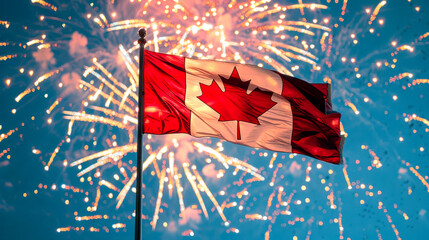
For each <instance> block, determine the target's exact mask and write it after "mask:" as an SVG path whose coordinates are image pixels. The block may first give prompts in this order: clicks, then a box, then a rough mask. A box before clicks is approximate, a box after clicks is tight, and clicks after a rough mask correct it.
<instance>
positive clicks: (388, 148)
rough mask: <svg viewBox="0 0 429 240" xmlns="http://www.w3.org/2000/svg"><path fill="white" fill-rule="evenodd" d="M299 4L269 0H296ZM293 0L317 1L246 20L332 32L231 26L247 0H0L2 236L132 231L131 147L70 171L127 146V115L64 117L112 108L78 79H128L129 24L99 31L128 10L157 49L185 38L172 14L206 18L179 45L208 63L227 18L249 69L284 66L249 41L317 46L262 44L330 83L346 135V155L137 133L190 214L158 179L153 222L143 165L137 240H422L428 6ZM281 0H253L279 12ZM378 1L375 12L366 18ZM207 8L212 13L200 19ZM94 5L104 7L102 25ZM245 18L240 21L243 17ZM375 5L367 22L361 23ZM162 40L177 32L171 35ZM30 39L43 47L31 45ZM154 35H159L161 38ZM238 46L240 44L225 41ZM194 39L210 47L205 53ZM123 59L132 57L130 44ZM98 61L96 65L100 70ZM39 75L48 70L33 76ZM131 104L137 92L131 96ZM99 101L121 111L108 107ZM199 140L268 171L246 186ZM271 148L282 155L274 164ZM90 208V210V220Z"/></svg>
mask: <svg viewBox="0 0 429 240" xmlns="http://www.w3.org/2000/svg"><path fill="white" fill-rule="evenodd" d="M143 2H144V1H143ZM298 2H299V1H295V0H293V1H279V2H278V4H279V5H281V6H291V5H292V6H293V5H294V4H298ZM302 2H303V3H304V4H305V3H319V4H322V5H323V7H320V8H319V7H317V6H319V5H317V6H316V7H314V6H313V7H311V6H308V7H303V8H302V9H300V8H297V9H294V8H291V9H288V10H286V11H285V12H280V13H272V14H269V15H266V16H263V17H261V18H258V17H256V16H255V15H250V16H251V18H253V19H254V21H253V23H251V24H254V25H250V26H266V25H275V24H277V23H278V20H280V19H282V20H283V21H306V22H312V23H314V24H319V25H323V26H326V27H328V28H329V29H330V30H329V31H328V30H324V29H318V28H313V27H310V28H307V29H308V30H310V31H312V33H313V35H311V34H303V33H299V32H296V31H284V34H283V35H284V37H283V38H281V35H282V33H279V34H277V33H274V32H273V31H272V30H266V33H264V32H263V29H262V30H258V32H257V33H256V34H253V33H252V31H251V30H249V29H247V28H246V27H245V25H239V24H240V23H245V21H246V20H247V19H248V18H249V17H247V16H249V15H246V13H245V11H244V10H243V11H242V10H240V8H239V7H238V5H240V4H242V5H243V8H244V9H246V6H245V4H246V2H242V1H238V5H237V6H234V7H233V8H232V9H231V8H228V4H229V2H228V1H225V2H223V1H220V2H219V3H218V5H216V10H212V8H213V7H214V6H211V5H207V4H205V3H204V2H203V1H201V2H200V1H192V2H186V1H185V2H181V3H182V5H183V6H184V8H186V9H187V10H188V13H187V14H189V16H199V18H198V19H196V20H195V19H194V20H192V17H189V19H184V18H183V16H184V15H186V14H184V13H183V11H182V10H180V9H181V8H180V7H177V9H178V10H177V12H178V13H174V11H172V9H173V8H174V7H173V6H174V5H171V2H169V1H160V2H159V4H158V3H157V2H152V3H150V4H149V5H148V7H147V11H146V14H143V13H144V10H143V8H144V6H143V3H139V2H138V1H132V2H119V3H118V2H116V1H115V2H114V3H113V4H112V3H108V4H106V3H104V2H102V1H100V2H96V1H94V2H90V1H70V2H68V3H62V2H61V1H48V2H46V4H45V5H43V4H44V3H45V2H43V1H42V2H40V3H31V1H27V0H26V1H23V0H19V1H13V2H9V1H7V2H6V1H3V2H2V3H0V6H1V7H0V9H1V10H0V11H1V14H0V21H2V22H1V25H0V31H1V38H0V57H1V58H2V61H0V68H1V73H0V86H1V87H0V91H1V94H0V99H1V103H2V104H1V107H0V112H1V114H0V115H1V118H0V126H1V127H0V134H5V135H2V137H0V139H1V140H0V232H1V238H2V239H3V238H4V239H28V238H31V239H77V238H81V239H102V238H106V237H108V238H109V239H125V238H128V239H132V238H133V234H134V216H133V211H134V204H135V194H134V193H133V192H132V189H131V190H130V191H129V192H128V194H127V195H126V196H125V198H124V200H123V203H122V204H121V205H120V207H119V208H118V209H116V205H117V201H116V198H117V196H118V195H119V193H120V190H122V189H123V188H124V187H125V185H126V183H127V182H128V181H129V180H130V178H131V176H132V172H133V166H134V165H135V158H136V154H135V153H134V152H132V151H130V152H127V150H122V151H118V154H119V155H118V156H119V157H118V159H117V160H112V161H111V162H109V163H107V164H105V165H102V166H99V167H96V168H95V169H94V170H92V171H89V172H88V173H85V174H84V175H82V176H77V175H78V174H79V172H81V171H82V170H83V169H85V168H86V167H88V166H90V164H91V163H95V162H96V159H97V158H95V159H94V160H92V162H91V161H89V162H87V163H82V164H78V165H76V166H72V163H73V162H74V161H76V160H78V159H81V158H84V157H86V156H90V155H92V154H95V153H97V152H100V151H104V150H106V149H112V148H115V147H118V146H124V145H127V144H132V143H135V141H136V138H135V136H131V137H130V131H131V132H132V131H134V132H135V131H136V130H133V128H132V126H133V124H132V123H130V122H126V123H125V125H126V126H125V127H123V128H120V127H119V128H118V127H116V126H113V125H109V124H101V123H88V122H80V121H75V122H74V123H73V125H72V130H71V132H70V134H68V131H69V127H70V120H69V119H67V118H66V117H65V116H70V114H67V113H66V112H64V111H74V112H80V113H82V111H85V112H86V113H89V114H94V115H95V116H105V117H106V115H105V114H102V113H100V112H97V111H95V110H94V109H93V108H91V107H93V106H99V107H104V106H105V105H106V101H107V98H108V96H109V94H110V91H108V90H106V87H101V88H102V89H103V92H105V93H106V94H107V97H106V99H105V98H102V97H100V98H99V99H97V100H91V99H90V97H89V96H90V95H92V94H94V92H91V91H90V90H88V89H89V88H90V87H88V86H87V88H83V87H82V88H81V87H80V86H79V84H82V83H81V82H79V80H80V79H82V80H83V81H86V82H88V83H90V84H92V85H93V86H95V87H96V88H99V87H100V81H99V79H98V78H97V76H96V75H93V74H89V75H85V74H84V73H85V70H86V69H87V67H91V66H94V62H93V58H94V57H95V58H97V62H98V63H100V64H101V65H102V66H103V67H104V68H105V69H106V71H108V72H109V73H111V74H112V76H113V77H114V78H115V79H117V80H118V81H119V82H121V83H123V84H125V85H126V86H127V87H128V86H130V84H131V83H130V80H129V79H130V78H132V72H131V70H130V68H128V67H126V64H125V62H126V60H124V59H123V58H122V57H121V56H120V53H118V52H119V45H122V46H123V47H124V48H125V49H126V50H128V49H131V48H132V47H133V42H134V41H135V40H136V39H137V34H136V29H135V28H131V29H121V30H112V31H109V29H108V23H113V22H116V21H120V20H125V19H142V20H143V21H144V23H145V24H147V23H150V22H151V24H150V27H151V28H150V29H148V40H149V41H152V42H149V44H148V46H147V49H150V50H159V51H160V52H168V51H170V50H172V49H174V48H175V47H176V46H177V45H178V44H180V42H179V41H180V38H178V37H177V36H184V35H185V32H186V31H185V30H181V31H180V32H177V31H178V29H180V28H179V27H178V26H177V25H178V24H180V25H181V26H182V27H183V28H186V27H189V26H191V25H192V24H196V22H198V21H201V22H202V23H206V25H205V26H206V27H207V28H209V30H204V29H199V30H196V29H197V28H195V27H194V28H191V29H192V31H190V32H189V33H188V34H187V35H186V36H185V38H186V39H190V40H191V42H192V43H191V44H189V45H187V47H186V49H185V48H183V49H185V51H183V52H182V55H186V56H192V57H199V55H198V53H201V54H202V55H201V56H203V57H209V58H215V59H224V60H225V59H226V60H234V54H233V53H231V52H226V55H225V56H223V55H222V51H223V50H222V47H223V46H222V44H221V41H220V40H219V39H221V36H219V35H216V34H215V32H216V31H218V30H219V28H217V27H218V26H220V25H224V26H223V29H224V31H223V32H224V34H225V39H226V41H228V42H229V43H230V44H231V45H232V47H233V48H234V49H236V50H237V51H238V52H239V53H240V56H242V58H243V59H244V60H245V61H246V63H249V64H262V65H263V67H265V68H269V69H274V70H278V69H276V67H275V64H268V63H266V62H264V61H263V60H262V59H260V58H258V55H257V53H258V51H259V52H264V51H265V50H266V49H264V48H258V47H259V46H262V45H263V44H264V43H266V42H265V41H275V40H276V41H280V40H281V41H282V42H283V43H285V44H288V45H289V46H293V47H297V48H300V49H302V50H305V51H306V52H307V53H310V55H312V56H314V58H311V57H308V56H309V55H305V56H307V57H308V59H311V60H312V61H314V64H310V63H308V62H306V61H303V60H300V59H299V58H298V59H297V58H293V57H291V61H290V62H288V61H285V60H284V59H282V58H281V57H280V56H278V55H275V54H272V53H270V54H271V55H270V57H272V58H273V59H274V60H276V61H278V62H279V63H281V64H282V65H284V66H285V67H286V68H287V69H289V70H290V71H291V72H292V73H293V74H294V75H295V76H296V77H299V78H301V79H304V80H307V81H309V82H314V83H321V82H323V81H324V80H325V81H328V80H327V79H328V78H329V79H330V81H331V82H332V95H333V99H332V102H333V105H334V109H335V110H336V111H338V112H340V113H341V114H342V123H343V125H344V130H345V132H347V134H348V137H347V140H346V144H345V146H344V151H343V155H344V157H345V164H344V165H332V164H328V163H324V162H321V161H318V160H315V159H311V158H309V157H305V156H301V155H291V154H289V153H274V152H271V151H265V150H258V149H251V148H248V147H243V146H237V145H234V144H231V143H227V142H221V141H220V140H217V139H196V138H191V137H187V136H150V137H149V136H145V144H147V145H148V147H147V151H145V152H144V154H145V156H146V157H147V156H149V154H150V153H154V154H156V153H159V152H162V147H163V146H167V148H168V150H167V151H166V152H165V153H163V154H162V153H160V154H158V155H159V159H157V160H156V162H157V163H158V165H159V167H160V168H161V169H162V166H163V165H164V166H168V162H169V153H170V152H172V153H173V154H174V156H175V160H176V164H177V166H179V170H178V171H179V173H181V174H182V178H181V180H180V181H181V184H182V187H183V200H184V206H185V209H184V212H185V213H183V214H180V213H181V210H180V207H181V206H180V203H179V195H178V194H177V188H176V186H175V185H174V186H173V187H172V195H171V197H170V196H169V192H168V189H167V188H168V187H167V184H165V187H164V191H163V198H162V199H161V205H160V206H159V219H158V221H157V224H156V227H155V228H154V229H152V226H151V225H150V222H151V221H152V220H153V217H154V212H155V209H156V208H157V198H158V191H159V179H158V177H157V173H156V172H157V171H156V169H155V167H154V166H153V165H150V166H149V167H148V169H147V170H146V171H145V174H144V176H143V178H144V181H143V183H144V185H145V189H144V190H143V194H144V196H145V198H144V199H143V202H144V206H143V208H144V209H143V214H144V215H145V216H146V217H147V218H148V219H145V220H143V232H144V238H151V239H170V238H176V239H181V238H184V239H187V238H196V239H244V238H248V239H263V238H264V237H267V236H269V238H270V239H337V238H338V239H348V238H350V239H396V238H398V239H399V238H401V239H416V238H419V237H421V236H422V235H423V234H425V233H426V232H427V231H426V229H427V227H428V226H429V223H428V217H427V216H428V215H427V214H428V213H427V211H428V209H427V202H428V200H429V196H428V191H429V188H428V187H429V185H428V184H427V181H428V174H429V169H428V166H429V164H428V162H427V160H428V154H427V151H428V150H429V144H428V143H429V141H428V140H429V139H428V138H429V135H428V131H429V130H428V129H429V125H428V121H427V120H426V119H428V118H429V111H428V107H427V102H429V101H428V93H429V88H428V84H427V79H429V73H428V72H427V66H428V59H427V57H428V52H429V49H428V43H429V40H428V39H429V36H428V35H429V33H428V32H429V27H428V24H429V22H428V19H429V18H428V16H427V14H428V13H427V11H428V9H429V5H428V4H427V3H424V2H422V1H416V0H411V1H408V0H395V1H387V3H386V4H385V5H384V4H383V2H378V1H348V2H347V5H346V8H345V10H344V14H343V13H342V12H343V10H342V8H344V6H345V5H344V2H343V1H342V0H340V1H338V3H335V1H334V0H333V1H320V2H318V1H315V2H310V1H306V0H303V1H302ZM276 3H277V2H276ZM276 3H275V2H271V3H267V4H262V5H261V6H265V5H266V6H267V9H274V8H276V6H275V4H276ZM167 5H169V7H168V8H166V6H167ZM325 6H326V9H325ZM377 6H379V10H380V11H379V13H378V14H375V13H374V10H375V9H376V7H377ZM312 8H315V9H314V10H313V9H312ZM234 9H235V10H234ZM267 9H262V8H261V9H259V11H261V12H262V13H263V12H266V11H267ZM366 9H368V13H367V12H366ZM213 12H216V14H215V15H214V14H213ZM206 13H209V16H208V17H206V18H204V16H205V14H206ZM89 14H90V15H89ZM100 14H104V16H106V21H104V20H103V18H102V17H101V16H100ZM282 14H283V15H284V16H282ZM241 15H243V16H246V17H247V18H246V17H245V18H244V20H243V19H240V16H241ZM371 15H374V20H372V22H371V24H369V22H370V21H371ZM152 18H153V20H152ZM203 18H204V19H203ZM95 19H98V20H95ZM155 25H156V28H155ZM294 26H295V25H294ZM210 27H211V29H210ZM297 27H300V28H301V27H302V26H300V25H299V24H298V25H297ZM183 28H182V29H183ZM302 28H303V29H306V28H305V27H302ZM156 31H158V32H156ZM235 31H239V33H235ZM325 32H326V33H327V35H326V36H324V35H323V34H324V33H325ZM44 36H45V37H44ZM168 37H171V39H172V40H165V39H166V38H168ZM34 39H38V40H43V42H42V41H39V42H37V43H32V42H30V41H31V40H34ZM155 39H158V41H159V44H158V46H156V47H155V44H154V42H155ZM198 42H200V45H197V43H198ZM240 42H243V44H242V45H243V46H242V47H241V48H240V47H239V46H234V45H233V44H232V43H238V45H239V44H240ZM48 44H49V45H48ZM201 44H202V45H205V46H206V47H207V48H208V51H207V52H204V47H201ZM210 44H212V45H214V47H212V48H211V47H209V46H210ZM24 46H25V47H24ZM218 47H219V48H220V50H219V51H217V48H218ZM178 49H182V48H178ZM261 49H262V50H261ZM252 53H253V54H252ZM255 53H256V54H255ZM294 53H296V54H298V55H299V54H301V55H303V53H302V52H294ZM128 54H129V56H130V57H131V58H134V57H135V56H137V51H129V53H128ZM3 56H4V57H3ZM123 56H124V55H123ZM303 56H304V55H303ZM3 58H4V60H3ZM130 61H131V62H133V63H134V64H136V61H135V60H133V59H131V60H130ZM96 70H97V71H98V72H99V73H100V74H101V75H103V74H104V73H103V72H102V71H101V70H100V68H99V67H98V69H96ZM44 74H48V75H49V76H48V75H45V76H48V77H47V78H46V79H45V80H42V81H41V83H40V84H39V85H38V86H35V85H34V83H35V82H36V81H37V80H38V79H39V77H40V76H44ZM103 77H105V78H106V77H107V75H103ZM413 83H414V84H413ZM103 86H104V85H103ZM26 89H30V92H29V93H28V94H26V95H25V96H24V97H23V98H22V99H20V100H19V101H18V102H17V101H16V97H17V96H19V95H20V94H21V93H22V92H24V91H25V90H26ZM32 89H34V91H32ZM129 100H130V101H131V102H132V101H133V100H132V99H131V97H130V98H129ZM55 101H58V104H56V103H55ZM118 101H121V99H120V98H118ZM85 102H87V103H88V105H89V106H87V105H86V103H85ZM52 106H54V107H52ZM50 108H51V110H50V111H49V112H47V110H49V109H50ZM107 108H108V109H111V110H114V111H117V112H118V113H125V110H123V109H119V107H118V105H115V104H114V103H112V104H111V105H109V107H107ZM107 118H109V117H107ZM194 143H201V144H204V145H205V146H209V147H210V148H212V149H215V150H217V151H218V152H220V153H221V154H222V156H224V157H226V158H227V159H234V158H236V159H239V160H241V161H245V162H247V163H249V164H251V165H253V166H255V167H256V168H257V173H259V174H261V176H263V177H264V178H265V180H264V181H252V176H251V175H250V174H245V173H244V172H243V171H240V170H238V171H235V168H234V167H230V168H229V169H225V168H224V167H223V165H222V164H221V163H219V162H218V161H217V157H216V156H214V155H210V154H208V153H207V152H204V151H203V152H199V151H198V147H197V145H195V144H194ZM55 149H58V150H57V152H56V150H55ZM53 153H55V156H54V157H52V156H53ZM273 155H276V158H275V161H274V164H273V167H272V168H270V166H269V165H270V160H271V159H272V158H273ZM113 158H114V157H112V156H111V159H113ZM51 159H52V162H51V163H50V160H51ZM184 162H189V163H190V164H191V165H195V169H196V170H197V171H198V172H199V174H201V176H202V178H203V179H204V181H205V183H206V184H207V186H208V188H209V189H210V191H211V192H212V193H213V195H214V198H215V199H216V200H217V202H218V203H219V204H220V205H223V207H224V214H225V217H226V219H227V224H225V222H224V221H223V220H222V217H221V216H220V214H219V213H218V212H217V211H216V209H215V208H214V203H213V202H212V201H211V199H210V198H209V197H208V196H207V195H206V194H205V193H204V192H202V199H203V201H204V203H205V206H206V207H207V212H208V218H206V217H205V216H204V213H203V212H202V207H201V204H200V202H199V201H198V199H197V197H196V195H195V193H194V191H193V189H192V186H191V184H190V182H189V181H188V180H187V178H186V177H185V172H184V170H183V167H181V164H182V163H184ZM133 164H134V165H133ZM48 166H49V167H48ZM121 168H122V169H123V170H121ZM98 174H99V175H98ZM220 175H223V176H222V177H219V176H220ZM108 183H111V185H109V184H108ZM112 186H113V187H112ZM97 189H99V195H100V198H99V200H98V204H97V208H96V210H95V209H94V208H92V207H94V206H95V205H96V204H95V202H97V200H96V199H97V194H98V193H97V192H98V190H97ZM88 216H92V218H95V219H90V220H86V218H85V217H88ZM79 217H80V218H79ZM100 218H101V219H100ZM254 218H256V219H254Z"/></svg>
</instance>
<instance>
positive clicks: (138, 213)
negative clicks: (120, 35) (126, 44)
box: [134, 28, 146, 240]
mask: <svg viewBox="0 0 429 240" xmlns="http://www.w3.org/2000/svg"><path fill="white" fill-rule="evenodd" d="M139 36H140V39H139V41H138V43H139V44H140V58H139V104H138V106H139V112H138V124H137V125H138V126H137V129H138V133H137V179H136V184H137V186H136V188H137V191H136V226H135V234H134V238H135V240H141V239H142V199H141V198H142V181H143V179H142V174H143V173H142V172H143V169H142V158H143V133H144V121H143V112H144V45H145V44H146V39H145V37H146V29H144V28H140V29H139Z"/></svg>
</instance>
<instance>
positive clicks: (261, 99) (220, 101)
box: [198, 67, 276, 140]
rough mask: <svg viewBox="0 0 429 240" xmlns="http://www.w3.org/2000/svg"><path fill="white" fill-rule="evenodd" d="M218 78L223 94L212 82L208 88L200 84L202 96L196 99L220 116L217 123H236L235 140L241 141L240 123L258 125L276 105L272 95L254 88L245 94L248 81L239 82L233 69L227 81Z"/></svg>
mask: <svg viewBox="0 0 429 240" xmlns="http://www.w3.org/2000/svg"><path fill="white" fill-rule="evenodd" d="M219 77H220V78H221V79H222V82H223V85H224V86H225V92H222V90H221V89H220V87H219V86H218V84H217V83H216V82H215V81H214V80H213V82H212V83H211V84H210V85H209V86H207V85H204V84H201V83H200V87H201V91H202V95H201V96H199V97H198V99H200V100H201V101H203V102H204V103H205V104H207V105H208V106H210V107H211V108H212V109H213V110H215V111H216V112H217V113H219V114H220V117H219V121H237V139H238V140H241V133H240V121H244V122H248V123H253V124H257V125H260V124H259V121H258V117H259V116H261V115H262V114H263V113H265V112H266V111H268V110H269V109H270V108H272V107H273V106H274V105H276V102H273V101H271V96H272V95H273V93H272V92H270V91H263V90H260V89H259V88H256V89H254V90H253V91H252V92H251V93H250V94H247V93H246V92H247V89H248V87H249V84H250V80H249V81H246V82H243V81H241V79H240V76H239V75H238V72H237V69H236V68H235V67H234V70H233V71H232V73H231V76H230V77H229V79H226V78H224V77H222V76H220V75H219Z"/></svg>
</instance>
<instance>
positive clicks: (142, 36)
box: [138, 28, 146, 45]
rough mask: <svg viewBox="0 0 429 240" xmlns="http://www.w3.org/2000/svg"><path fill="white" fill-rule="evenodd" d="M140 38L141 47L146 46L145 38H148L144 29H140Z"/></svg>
mask: <svg viewBox="0 0 429 240" xmlns="http://www.w3.org/2000/svg"><path fill="white" fill-rule="evenodd" d="M139 36H140V39H139V41H138V42H139V44H140V45H145V44H146V39H145V37H146V29H144V28H140V29H139Z"/></svg>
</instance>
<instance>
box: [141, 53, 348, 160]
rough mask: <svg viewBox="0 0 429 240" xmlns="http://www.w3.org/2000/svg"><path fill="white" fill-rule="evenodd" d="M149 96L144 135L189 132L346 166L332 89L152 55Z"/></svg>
mask: <svg viewBox="0 0 429 240" xmlns="http://www.w3.org/2000/svg"><path fill="white" fill-rule="evenodd" d="M144 91H145V95H144V106H143V108H144V116H143V117H144V119H143V120H144V133H152V134H168V133H188V134H190V135H192V136H195V137H215V138H220V139H225V140H226V141H229V142H233V143H237V144H242V145H246V146H250V147H254V148H262V149H268V150H273V151H279V152H291V153H299V154H304V155H307V156H311V157H314V158H317V159H320V160H323V161H326V162H331V163H336V164H338V163H340V162H341V139H342V138H341V136H340V127H339V126H340V117H341V115H340V114H339V113H334V112H332V111H331V110H332V109H331V104H330V100H329V94H328V85H327V84H309V83H307V82H304V81H302V80H299V79H297V78H294V77H290V76H286V75H282V74H280V73H278V72H275V71H271V70H266V69H263V68H260V67H257V66H252V65H247V64H237V63H230V62H221V61H212V60H197V59H190V58H185V57H180V56H173V55H167V54H161V53H155V52H151V51H147V50H145V61H144ZM329 112H331V113H329ZM328 113H329V114H328Z"/></svg>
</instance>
